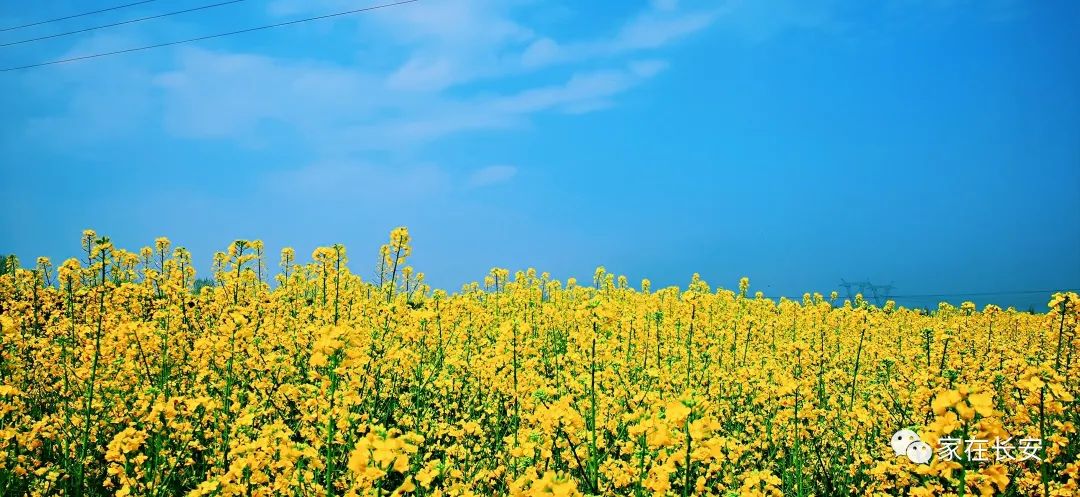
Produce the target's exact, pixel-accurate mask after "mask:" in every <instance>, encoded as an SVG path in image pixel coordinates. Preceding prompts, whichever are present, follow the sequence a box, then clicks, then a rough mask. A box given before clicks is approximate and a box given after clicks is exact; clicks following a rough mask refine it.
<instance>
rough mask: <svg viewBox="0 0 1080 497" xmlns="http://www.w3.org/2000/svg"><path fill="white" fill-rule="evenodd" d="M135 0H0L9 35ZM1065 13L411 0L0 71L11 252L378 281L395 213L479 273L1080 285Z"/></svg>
mask: <svg viewBox="0 0 1080 497" xmlns="http://www.w3.org/2000/svg"><path fill="white" fill-rule="evenodd" d="M120 3H124V2H118V1H116V0H93V1H79V2H72V1H61V0H45V1H41V2H32V3H28V2H17V3H5V4H3V5H0V25H2V26H10V25H17V24H22V23H25V22H30V21H36V20H39V19H47V18H51V17H55V16H58V15H64V14H69V13H72V12H80V11H86V10H91V9H93V8H95V7H108V6H112V5H116V4H120ZM206 3H213V2H208V1H205V0H184V1H180V0H171V1H167V2H164V1H163V2H152V3H148V4H145V5H141V6H138V7H133V8H129V9H123V10H119V11H114V12H110V13H107V14H101V15H97V16H89V17H84V18H81V19H76V20H71V21H66V22H61V23H53V24H49V25H43V26H38V27H34V28H28V29H23V30H14V31H7V32H2V33H0V43H2V42H10V41H18V40H21V39H25V38H30V37H36V36H42V35H47V34H50V33H54V32H58V31H66V30H69V29H77V28H81V27H86V26H92V25H96V24H100V23H105V22H110V21H119V20H124V19H128V18H131V17H139V16H142V15H151V14H155V13H160V12H165V11H170V10H179V9H182V8H186V7H193V6H198V5H203V4H206ZM373 4H375V2H359V1H354V0H314V1H313V0H249V1H246V2H241V3H237V4H234V5H229V6H225V7H220V8H217V9H211V10H207V11H203V12H199V13H192V14H186V15H181V16H175V17H171V18H168V19H163V20H156V21H152V22H147V23H139V24H133V25H129V26H124V27H120V28H113V29H107V30H100V31H97V32H95V33H92V34H86V35H80V36H72V37H65V38H59V39H54V40H48V41H42V42H35V43H26V44H22V45H17V46H10V47H2V48H0V62H2V63H3V65H4V66H5V67H8V66H15V65H23V64H28V63H34V62H40V61H44V60H50V59H55V58H63V57H68V56H77V55H82V54H88V53H95V52H101V51H108V50H115V49H123V48H129V47H134V46H140V45H147V44H153V43H160V42H166V41H172V40H177V39H183V38H188V37H193V36H199V35H204V34H212V33H217V32H221V31H231V30H234V29H239V28H245V27H250V26H257V25H260V24H268V23H273V22H281V21H286V20H290V19H294V18H299V17H306V16H312V15H319V14H325V13H332V12H337V11H341V10H349V9H352V8H357V7H360V6H366V5H373ZM1078 5H1080V4H1077V3H1075V2H1066V1H1047V2H1020V1H1008V0H987V1H974V0H972V1H960V0H957V1H947V0H937V1H933V0H889V1H882V2H863V1H851V2H813V1H809V2H804V1H755V2H749V1H745V2H739V1H735V2H693V1H688V0H684V1H675V0H655V1H652V2H648V1H637V2H570V1H548V0H502V1H494V0H456V1H444V0H420V1H419V2H416V3H413V4H409V5H404V6H399V7H393V8H388V9H385V10H382V11H378V12H370V13H364V14H359V15H355V16H351V17H341V18H336V19H333V20H326V21H320V22H314V23H309V24H303V25H296V26H291V27H287V28H282V29H278V30H271V31H264V32H260V33H252V34H246V35H240V36H233V37H228V38H222V39H217V40H210V41H206V42H200V43H196V44H189V45H182V46H175V47H169V48H164V49H158V50H152V51H146V52H141V53H134V54H127V55H121V56H117V57H110V58H102V59H95V60H92V61H86V62H80V63H71V64H63V65H57V66H51V67H45V68H38V69H32V70H24V71H15V72H5V73H0V108H2V109H3V117H2V118H0V158H2V159H0V174H2V176H3V179H2V182H0V195H3V198H4V199H5V208H4V209H2V210H0V233H2V235H0V251H2V252H15V253H16V254H18V255H19V256H20V257H21V258H22V259H23V260H24V261H30V260H32V258H33V257H35V256H37V255H48V256H50V257H52V258H53V259H54V260H56V261H60V260H62V259H63V258H65V257H67V256H71V255H74V254H75V253H76V251H77V249H78V238H79V233H80V232H81V230H82V229H84V228H88V227H91V228H94V229H96V230H98V232H99V233H103V234H108V235H110V236H111V237H112V238H113V239H114V241H116V242H117V243H118V244H119V245H120V246H124V247H128V248H130V249H137V248H139V247H140V246H142V245H145V244H149V243H150V242H151V241H152V240H153V238H154V237H156V236H161V235H165V236H169V237H170V238H171V239H172V240H173V241H174V242H175V243H177V244H181V245H184V246H186V247H188V248H189V249H190V250H192V252H194V253H195V255H196V258H197V259H198V260H199V261H201V267H203V268H207V266H208V261H209V257H210V254H211V253H212V252H213V251H215V250H220V249H223V248H224V247H225V246H226V245H227V244H228V243H229V242H230V241H231V240H233V239H236V238H261V239H263V240H264V241H265V242H266V243H267V245H268V246H269V248H270V249H271V250H272V251H273V252H275V253H276V251H277V250H278V249H279V248H280V247H282V246H286V245H290V246H294V247H296V248H297V250H298V251H300V252H301V253H302V254H310V251H311V250H312V249H313V248H314V247H316V246H318V245H325V244H331V243H335V242H341V243H344V244H346V246H347V247H348V249H349V253H350V258H351V260H352V263H351V266H352V267H353V269H354V271H356V272H359V273H361V274H366V273H367V272H368V266H373V264H374V262H375V256H376V251H377V248H378V245H379V244H381V243H384V240H385V238H386V236H387V234H388V232H389V230H390V229H391V228H392V227H394V226H398V225H406V226H408V227H409V228H410V231H411V233H412V234H413V237H414V239H415V250H414V254H415V256H414V258H413V263H414V265H415V266H416V267H417V269H418V270H421V271H424V272H426V274H427V276H428V279H429V281H431V282H432V283H434V284H436V285H438V286H442V287H449V288H451V289H453V288H457V287H458V286H459V285H460V284H462V283H464V282H467V281H472V280H477V279H480V278H482V277H483V275H484V274H485V273H486V272H487V270H488V269H490V268H491V267H493V266H499V267H508V268H511V269H519V268H526V267H536V268H538V269H539V270H542V271H550V272H551V273H552V274H553V275H554V276H556V277H559V278H565V277H568V276H577V277H579V278H588V277H589V276H590V275H591V274H592V270H593V268H595V267H596V266H597V265H604V266H606V267H607V268H608V269H609V270H610V271H613V272H616V273H619V274H626V275H628V276H629V277H630V278H631V281H634V282H637V281H639V280H640V278H642V277H649V278H651V279H652V280H653V282H654V286H657V285H667V284H685V283H686V282H687V281H688V280H689V278H690V275H691V274H692V273H694V272H699V273H701V275H702V277H703V278H704V279H705V280H706V281H709V282H710V283H712V284H714V285H722V286H727V287H733V286H735V285H736V283H737V280H738V278H739V277H740V276H742V275H748V276H750V277H751V282H752V285H753V288H755V289H759V290H763V291H765V292H766V293H767V294H769V295H780V294H786V295H801V293H802V292H803V291H821V292H823V293H825V292H828V291H830V290H833V289H836V288H837V282H838V281H839V279H840V278H847V279H849V280H850V279H864V278H869V279H871V280H873V281H875V282H881V283H887V282H890V281H891V282H893V284H894V285H895V286H896V290H895V292H896V293H898V294H927V293H953V292H987V291H1006V290H1007V291H1012V290H1027V289H1044V288H1066V287H1068V288H1076V287H1078V286H1080V39H1078V38H1080V29H1078V28H1080V25H1078V24H1080V23H1078V21H1077V19H1080V7H1078ZM273 259H275V260H276V257H274V258H273ZM203 273H204V274H205V271H203ZM934 300H936V299H921V300H920V299H914V298H913V299H907V300H903V299H902V300H901V303H905V304H909V305H911V304H915V305H925V304H932V302H933V301H934ZM953 300H963V299H953ZM975 300H976V301H977V302H980V303H986V302H999V303H1003V304H1006V305H1017V306H1021V307H1022V308H1025V309H1026V308H1027V306H1028V305H1035V306H1036V307H1037V308H1042V307H1043V306H1044V305H1045V302H1046V298H1045V296H1044V295H1034V296H1031V295H1003V296H994V297H983V298H979V299H975Z"/></svg>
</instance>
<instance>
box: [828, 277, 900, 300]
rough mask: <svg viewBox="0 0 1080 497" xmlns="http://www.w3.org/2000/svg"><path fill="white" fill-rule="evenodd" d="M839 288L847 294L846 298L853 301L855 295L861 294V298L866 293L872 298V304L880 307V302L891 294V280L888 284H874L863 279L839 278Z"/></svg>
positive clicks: (892, 287) (887, 298) (893, 287)
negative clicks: (849, 279)
mask: <svg viewBox="0 0 1080 497" xmlns="http://www.w3.org/2000/svg"><path fill="white" fill-rule="evenodd" d="M840 288H843V289H844V291H845V293H846V294H847V299H848V300H850V301H852V302H854V301H855V296H856V295H858V294H862V296H863V298H865V297H866V296H867V295H869V296H870V298H872V299H874V305H876V306H878V307H881V304H882V303H884V302H885V301H887V300H889V296H890V295H892V291H893V289H895V288H896V287H895V286H893V284H892V282H890V283H889V284H888V285H875V284H874V283H872V282H871V281H870V280H868V279H867V280H863V281H847V280H845V279H843V278H840Z"/></svg>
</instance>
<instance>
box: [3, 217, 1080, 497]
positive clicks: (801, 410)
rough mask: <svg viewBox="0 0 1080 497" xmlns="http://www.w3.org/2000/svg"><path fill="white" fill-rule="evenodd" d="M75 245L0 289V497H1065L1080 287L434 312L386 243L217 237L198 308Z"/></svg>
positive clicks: (180, 252)
mask: <svg viewBox="0 0 1080 497" xmlns="http://www.w3.org/2000/svg"><path fill="white" fill-rule="evenodd" d="M82 250H83V251H84V253H85V256H84V257H82V258H80V259H72V260H68V261H66V262H64V263H63V264H61V265H60V266H59V267H58V268H56V269H55V270H54V269H53V268H52V266H51V263H50V261H48V260H47V259H39V260H38V261H37V265H36V266H35V268H33V269H19V270H16V271H15V272H14V273H9V274H6V275H4V276H2V277H0V495H4V496H15V495H74V496H83V495H118V496H129V495H139V496H167V495H187V496H193V497H194V496H278V495H281V496H293V495H297V496H301V495H311V496H334V495H342V496H361V495H364V496H367V495H372V496H374V495H395V496H398V495H417V496H444V495H514V496H518V495H521V496H524V495H561V496H572V495H633V496H644V495H653V496H655V495H676V496H687V495H722V496H734V495H747V496H780V495H793V496H810V495H814V496H833V495H913V496H930V495H961V496H962V495H981V496H989V495H1012V496H1067V495H1078V493H1080V463H1078V462H1077V454H1078V453H1080V439H1078V434H1077V430H1076V425H1077V422H1078V417H1080V409H1077V406H1076V395H1077V387H1078V386H1080V382H1078V377H1080V357H1077V356H1076V349H1077V342H1078V340H1077V329H1078V328H1077V322H1078V319H1077V318H1078V314H1080V298H1078V297H1077V295H1076V294H1065V293H1062V294H1057V295H1055V296H1054V297H1053V300H1052V301H1051V302H1049V306H1048V308H1047V311H1046V312H1045V313H1042V314H1031V313H1025V312H1017V311H1015V310H1012V309H1008V310H1003V309H1000V308H997V307H994V306H987V307H986V308H984V309H982V310H979V309H977V308H975V306H974V305H971V304H965V305H962V306H960V307H953V306H950V305H947V304H941V305H940V306H939V307H938V308H937V309H936V310H934V311H932V312H925V311H922V310H914V309H906V308H902V307H897V306H895V305H893V304H892V303H889V304H887V305H885V306H884V307H880V308H879V307H875V306H873V305H870V304H869V303H867V302H865V301H863V300H862V299H861V298H858V299H856V300H855V301H854V302H849V301H838V300H837V298H836V296H835V295H832V296H822V295H818V294H814V295H811V294H807V295H805V296H804V297H803V298H802V300H801V301H793V300H786V299H781V300H779V301H776V300H771V299H767V298H764V297H763V296H761V295H760V294H759V295H753V294H751V290H750V284H749V281H748V280H745V279H744V280H743V281H741V282H739V285H738V289H737V290H735V291H731V290H725V289H716V288H711V287H710V286H709V285H708V284H707V283H706V282H704V281H702V280H701V279H700V278H698V277H696V276H695V277H694V278H693V280H692V281H691V282H690V284H689V286H688V287H687V288H685V289H684V288H674V287H672V288H664V289H653V288H650V285H649V282H648V281H643V282H641V285H640V287H639V288H634V287H632V286H631V285H630V284H629V282H628V281H627V280H626V278H623V277H616V276H615V275H612V274H610V273H608V272H606V271H605V270H604V269H603V268H600V269H597V271H596V274H595V276H594V279H593V281H591V282H588V283H584V282H581V283H579V282H576V281H574V280H572V279H571V280H568V281H565V282H561V281H557V280H553V279H551V278H550V277H549V276H548V275H547V274H537V272H535V271H533V270H528V271H523V272H517V273H515V274H511V273H510V272H509V271H507V270H505V269H492V270H491V272H490V274H489V275H488V276H487V277H486V278H485V280H484V281H483V283H478V284H473V285H469V286H466V287H465V288H463V289H462V290H461V291H458V292H456V293H452V294H451V293H447V292H444V291H440V290H432V289H431V288H429V286H428V285H427V284H425V283H424V277H423V274H422V273H418V272H415V271H413V270H412V269H411V268H410V267H409V266H408V257H409V255H410V238H409V234H408V232H407V231H406V230H405V229H404V228H398V229H395V230H394V231H393V232H392V234H391V236H390V241H389V243H387V244H386V245H385V246H383V247H382V249H381V251H380V252H379V257H378V259H377V260H376V261H377V269H376V271H375V276H374V277H371V278H368V277H365V278H361V277H360V276H359V275H358V274H356V273H353V272H352V271H351V270H350V269H349V264H348V262H349V261H348V258H347V257H346V252H345V248H344V247H342V246H340V245H335V246H331V247H324V248H319V249H317V250H315V251H314V253H313V254H312V256H311V262H307V263H301V262H300V260H299V258H298V256H297V254H295V253H294V251H292V250H290V249H286V250H284V251H283V252H282V253H281V258H280V265H279V267H278V268H272V267H271V264H269V263H268V262H267V261H266V258H267V254H265V253H264V247H263V245H262V243H260V242H258V241H237V242H235V243H233V244H232V245H230V246H229V248H228V250H227V251H225V252H222V253H219V254H217V255H216V256H215V258H214V266H213V275H212V279H213V283H212V284H210V285H199V288H196V285H195V282H196V278H195V271H194V269H193V267H192V262H191V256H190V254H189V253H188V252H187V251H186V250H184V249H182V248H173V247H172V246H171V243H170V241H169V240H167V239H164V238H161V239H158V240H156V241H155V243H154V244H153V246H152V247H147V248H144V249H142V250H141V251H139V252H128V251H125V250H121V249H119V248H115V247H113V246H112V244H111V243H110V242H109V240H108V239H107V238H105V237H99V236H98V235H97V234H96V233H94V232H92V231H87V232H86V233H85V234H84V237H83V240H82ZM369 262H370V261H369V260H368V258H367V257H364V258H363V260H362V264H360V265H362V266H363V268H364V270H363V271H361V273H363V274H367V273H368V269H369V268H370V264H369ZM368 280H370V281H368ZM902 429H908V430H911V431H912V432H913V435H912V436H916V435H917V437H918V438H919V440H920V442H919V443H925V444H927V445H928V446H929V448H924V449H921V450H926V451H927V452H925V454H929V450H933V452H934V457H933V458H932V459H931V460H930V461H928V462H925V463H921V464H920V463H919V462H917V461H918V457H916V455H918V454H915V453H912V452H910V451H909V452H907V453H904V452H903V451H904V450H907V449H904V447H901V448H900V450H899V451H898V450H897V449H896V448H895V447H893V446H891V445H890V441H891V439H892V438H893V437H894V434H896V433H897V432H898V431H899V430H902ZM979 441H984V443H982V444H980V442H979ZM994 441H996V442H1001V443H1002V444H1003V445H996V446H994V447H993V448H991V447H990V443H991V442H994ZM905 446H908V447H913V446H914V445H908V444H907V442H905ZM920 447H921V446H920ZM950 447H951V451H950ZM925 454H924V455H925ZM1005 456H1007V457H1005Z"/></svg>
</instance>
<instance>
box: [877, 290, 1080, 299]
mask: <svg viewBox="0 0 1080 497" xmlns="http://www.w3.org/2000/svg"><path fill="white" fill-rule="evenodd" d="M1075 291H1077V289H1075V288H1060V289H1056V290H1016V291H1000V292H969V293H924V294H919V295H892V296H891V298H894V299H910V298H936V297H989V296H995V295H1031V294H1037V293H1055V292H1075Z"/></svg>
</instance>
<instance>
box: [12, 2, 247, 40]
mask: <svg viewBox="0 0 1080 497" xmlns="http://www.w3.org/2000/svg"><path fill="white" fill-rule="evenodd" d="M243 1H244V0H229V1H228V2H221V3H215V4H210V5H203V6H201V7H193V8H190V9H184V10H177V11H175V12H167V13H165V14H157V15H152V16H147V17H139V18H137V19H128V20H126V21H120V22H114V23H111V24H102V25H101V26H94V27H91V28H84V29H77V30H75V31H68V32H66V33H56V34H52V35H48V36H39V37H37V38H29V39H26V40H20V41H13V42H11V43H3V44H0V47H10V46H12V45H20V44H23V43H30V42H32V41H41V40H48V39H51V38H60V37H61V36H69V35H74V34H79V33H85V32H87V31H94V30H96V29H104V28H111V27H114V26H123V25H125V24H134V23H137V22H142V21H149V20H151V19H159V18H162V17H169V16H175V15H177V14H186V13H188V12H195V11H199V10H206V9H212V8H214V7H221V6H223V5H229V4H234V3H239V2H243Z"/></svg>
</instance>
